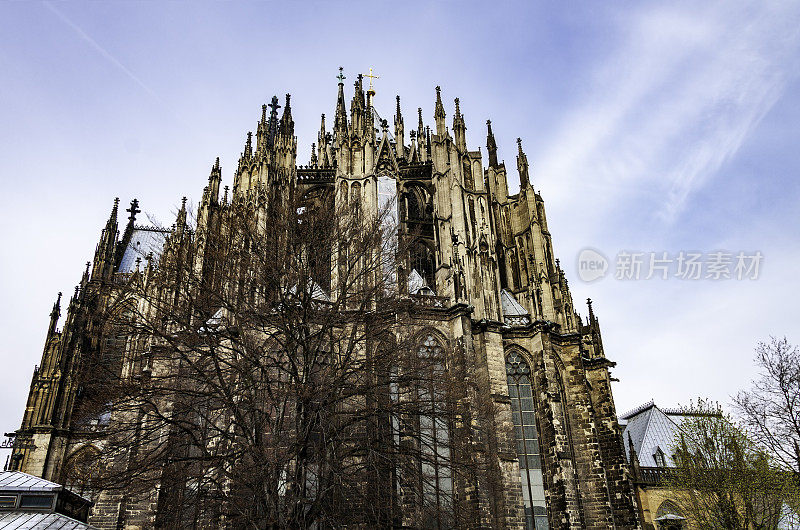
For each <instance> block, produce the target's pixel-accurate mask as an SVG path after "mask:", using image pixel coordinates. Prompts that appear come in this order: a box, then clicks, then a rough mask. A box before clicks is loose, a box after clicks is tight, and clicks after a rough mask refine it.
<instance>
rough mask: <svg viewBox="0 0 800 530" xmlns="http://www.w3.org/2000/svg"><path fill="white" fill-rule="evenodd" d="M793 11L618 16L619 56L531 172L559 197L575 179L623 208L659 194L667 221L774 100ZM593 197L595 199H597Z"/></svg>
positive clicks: (785, 70) (787, 67)
mask: <svg viewBox="0 0 800 530" xmlns="http://www.w3.org/2000/svg"><path fill="white" fill-rule="evenodd" d="M798 14H800V11H799V10H798V9H797V6H796V5H789V6H787V7H778V8H774V7H771V6H763V7H758V8H757V7H754V6H748V5H738V6H737V5H734V4H732V3H730V2H724V3H717V4H713V5H712V4H710V5H709V6H707V7H706V8H705V9H701V10H698V9H697V5H696V4H695V5H692V6H691V7H690V8H689V7H686V8H681V7H668V8H662V7H659V8H647V9H644V10H642V11H640V12H637V13H634V14H632V15H630V16H626V17H625V18H623V19H620V24H621V25H622V26H623V29H624V31H622V32H621V35H623V36H622V38H621V41H620V42H619V44H618V46H617V48H616V51H615V52H613V55H612V56H611V57H608V58H607V59H606V60H604V61H603V63H602V65H601V66H600V67H599V68H598V69H597V70H596V71H595V72H594V74H593V76H592V77H591V78H590V80H589V81H588V82H590V83H592V85H593V87H592V90H590V91H589V93H590V94H591V95H589V96H588V97H587V98H586V99H585V100H584V101H579V102H576V104H575V107H574V109H573V110H572V111H570V112H568V113H567V118H566V119H565V120H564V122H563V125H562V126H561V127H560V128H559V129H557V131H556V134H555V135H554V136H553V138H552V140H551V143H550V147H549V148H548V149H546V150H545V151H544V156H542V157H541V159H540V160H539V163H538V164H537V166H538V170H537V174H538V175H540V176H542V177H543V178H544V179H547V180H548V181H549V182H555V183H556V184H555V189H553V190H552V192H555V193H552V192H551V191H550V189H548V194H549V195H550V199H551V200H552V199H557V200H562V199H563V198H565V197H567V194H568V193H569V190H570V189H574V186H575V185H576V184H577V183H580V184H581V185H582V186H585V185H586V184H587V181H588V185H589V186H590V187H593V188H595V189H596V190H598V191H602V193H599V194H596V195H594V196H593V203H594V204H595V206H600V207H601V208H602V207H605V208H608V207H611V206H612V205H613V206H615V207H618V206H619V201H620V200H621V199H623V198H624V196H625V194H626V193H630V192H633V193H637V192H641V190H643V189H648V190H652V189H653V187H654V186H655V189H657V190H658V191H659V193H658V195H657V197H658V201H657V204H654V205H653V206H654V207H655V208H656V211H657V213H658V214H659V215H660V217H661V219H662V220H663V221H667V222H669V221H671V220H672V219H674V218H675V216H676V215H677V214H678V213H679V212H680V211H681V210H682V208H683V207H684V205H685V203H686V200H687V199H688V198H689V197H690V196H691V194H692V192H693V191H695V190H697V189H698V188H699V187H700V186H702V185H703V184H704V183H706V182H707V181H708V180H709V179H711V178H714V176H715V175H716V174H717V172H718V171H719V169H720V168H721V167H722V166H723V164H724V163H725V162H726V161H727V160H729V159H730V158H731V157H732V156H733V155H734V154H735V153H736V152H737V150H738V149H739V147H740V146H741V145H742V142H743V141H744V139H745V138H746V137H747V135H748V133H749V132H750V131H752V130H753V128H754V127H755V126H756V125H757V124H758V123H759V121H760V120H761V118H762V117H763V116H764V115H765V114H766V112H767V111H769V109H770V108H771V107H772V106H773V104H774V103H775V102H776V101H777V100H778V99H779V97H780V96H781V94H782V92H783V90H784V88H785V86H786V83H787V80H788V78H789V77H790V76H791V75H792V73H793V72H792V71H793V66H794V61H793V60H792V57H793V54H794V53H795V52H796V50H797V48H798V30H797V27H798V18H799V17H798ZM599 198H600V200H599V201H598V199H599Z"/></svg>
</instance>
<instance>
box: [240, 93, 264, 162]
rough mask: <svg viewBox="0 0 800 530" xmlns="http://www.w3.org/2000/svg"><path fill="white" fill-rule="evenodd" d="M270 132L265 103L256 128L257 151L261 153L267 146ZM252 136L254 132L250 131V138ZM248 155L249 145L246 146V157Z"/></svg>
mask: <svg viewBox="0 0 800 530" xmlns="http://www.w3.org/2000/svg"><path fill="white" fill-rule="evenodd" d="M268 133H269V122H268V121H267V105H266V104H264V105H261V119H260V120H259V121H258V127H257V128H256V153H258V154H261V153H262V152H263V151H264V150H265V149H266V148H267V135H268ZM251 137H252V133H248V140H250V139H251ZM250 141H252V140H250ZM251 150H252V144H251ZM251 154H252V151H251ZM246 156H247V147H245V157H246Z"/></svg>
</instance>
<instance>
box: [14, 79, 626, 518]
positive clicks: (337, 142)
mask: <svg viewBox="0 0 800 530" xmlns="http://www.w3.org/2000/svg"><path fill="white" fill-rule="evenodd" d="M343 79H344V77H343V75H342V74H341V73H340V79H339V85H338V94H337V101H336V110H335V114H334V119H333V124H332V125H333V127H332V129H331V130H328V127H327V126H326V120H325V115H324V114H323V115H322V121H321V125H320V130H319V134H318V139H317V142H316V144H314V145H313V146H312V150H311V158H310V162H309V163H308V164H303V165H298V164H297V140H296V137H295V136H294V122H293V120H292V116H291V103H290V98H289V96H288V95H287V96H286V100H285V103H284V104H283V106H282V108H283V112H282V116H280V117H279V116H278V109H279V108H280V107H281V106H280V105H278V100H277V98H273V100H272V103H271V105H264V106H263V108H262V116H261V119H260V121H259V123H258V129H257V132H256V135H255V141H253V140H254V139H253V138H252V135H251V134H249V133H248V135H247V140H246V143H245V147H244V151H243V153H242V155H241V158H240V160H239V163H238V167H237V169H236V171H235V174H234V177H233V182H232V188H231V189H230V192H229V190H228V187H227V186H225V187H224V188H223V189H221V182H222V171H221V169H220V165H219V159H217V162H216V163H215V164H214V166H213V168H212V171H211V175H210V177H209V180H208V185H207V186H206V188H205V189H204V191H203V196H202V200H201V201H200V204H199V207H198V209H197V226H196V227H190V226H189V224H188V223H187V220H186V219H187V213H186V205H185V201H184V206H183V208H182V209H181V211H180V212H179V214H178V219H177V221H176V223H175V225H173V227H172V228H171V229H163V228H159V227H154V226H141V225H138V224H137V223H136V215H137V213H139V209H138V202H137V201H135V200H134V201H133V202H132V203H131V206H130V208H129V209H128V212H129V216H128V219H127V223H125V224H124V225H123V224H120V222H119V219H118V214H119V212H118V204H117V202H115V204H114V207H113V210H112V213H111V215H110V217H109V220H108V222H107V224H106V226H105V228H103V230H102V232H101V238H100V241H99V243H98V245H97V250H96V253H95V256H94V260H93V262H92V263H87V268H86V271H85V272H84V273H83V277H82V279H81V281H80V284H79V285H78V287H77V288H76V290H75V293H74V295H73V296H72V297H71V298H70V300H69V302H68V307H67V310H66V319H65V321H64V323H63V326H62V328H61V329H60V330H59V329H58V321H59V317H60V315H61V296H60V295H59V299H58V301H57V302H56V304H55V305H54V307H53V312H52V313H51V316H50V325H49V328H48V332H47V339H46V343H45V347H44V353H43V356H42V361H41V364H40V365H39V366H37V367H36V369H35V370H34V374H33V379H32V381H31V386H30V394H29V398H28V402H27V407H26V409H25V413H24V418H23V422H22V426H21V427H20V429H19V430H18V431H17V432H16V439H15V449H14V453H13V455H12V458H11V466H12V468H13V469H15V470H20V471H24V472H27V473H30V474H33V475H37V476H40V477H42V478H45V479H47V480H51V481H55V482H59V481H65V480H67V478H66V477H67V470H68V469H69V468H70V466H75V465H76V463H83V464H85V463H86V462H89V463H91V461H92V458H93V455H95V454H96V452H95V450H94V448H93V447H92V446H91V444H88V443H87V442H86V440H85V439H84V437H82V435H81V434H80V432H78V431H79V429H77V428H76V426H75V420H74V410H75V408H76V407H77V406H79V404H80V402H81V399H83V397H82V396H83V395H84V383H83V381H82V379H81V378H82V377H83V376H82V375H81V374H83V373H84V372H83V371H82V370H81V367H82V366H85V365H86V363H87V359H88V358H89V357H90V356H93V357H98V356H101V355H102V351H103V349H104V348H108V347H110V346H109V345H111V346H113V345H114V344H116V345H117V346H118V345H119V344H120V343H125V341H127V340H130V337H126V336H124V335H120V334H109V333H107V331H106V330H104V328H103V326H102V322H100V321H99V318H98V317H97V315H99V314H100V313H101V310H102V308H103V307H106V306H108V305H109V304H111V303H113V301H114V298H115V293H117V292H118V291H119V290H120V289H121V288H122V287H121V286H123V285H124V284H125V283H126V282H129V281H132V278H136V277H137V276H138V275H140V274H143V272H142V270H143V268H144V265H143V262H142V257H143V256H146V257H151V256H155V258H154V259H153V261H154V262H155V261H157V259H159V256H160V259H162V260H164V259H167V256H174V255H177V253H179V252H182V251H183V250H179V249H189V250H188V251H187V252H188V254H187V255H191V256H192V259H193V260H194V262H195V263H196V264H197V265H196V267H195V269H196V270H197V271H199V274H205V271H206V270H211V269H212V268H211V267H205V266H204V263H203V259H204V258H203V252H202V245H203V241H204V238H207V237H210V236H209V234H211V233H212V232H213V231H214V230H215V228H214V227H217V226H219V224H220V222H219V219H221V218H222V217H224V215H225V211H226V210H227V209H229V208H231V207H232V205H236V204H240V205H241V204H248V201H252V200H253V197H254V196H257V194H258V190H259V189H264V188H269V187H275V186H276V183H278V184H279V185H278V186H277V187H278V188H279V189H282V190H285V192H286V193H291V194H293V196H295V197H301V198H305V199H307V200H308V201H309V203H310V202H313V201H319V200H321V199H320V198H322V197H330V198H331V200H332V201H334V202H335V203H337V204H338V203H342V204H346V203H347V201H348V200H351V199H352V197H358V198H359V200H360V201H361V202H362V203H363V204H366V205H375V206H379V205H383V204H391V203H392V201H394V202H395V203H396V205H397V208H396V210H397V211H396V218H397V221H398V226H399V228H398V229H399V230H400V231H401V232H402V231H411V230H413V231H414V232H415V233H416V234H419V238H418V240H417V242H416V244H415V247H414V248H413V249H411V251H410V252H409V253H408V255H407V256H404V258H403V266H402V267H401V268H400V269H399V271H398V274H399V275H400V276H401V277H402V278H401V282H400V285H402V295H401V296H402V297H404V298H405V299H407V300H408V304H406V305H405V306H404V307H405V309H404V310H403V311H404V315H403V319H404V321H406V322H408V326H410V327H414V328H415V329H417V330H419V331H420V332H421V333H422V337H423V338H422V341H423V343H424V345H425V347H426V348H433V349H438V350H441V351H445V352H447V351H454V350H456V349H458V350H459V351H463V352H467V353H468V355H465V357H464V358H465V359H466V361H465V362H466V363H468V366H467V371H468V372H469V373H470V374H472V377H474V378H475V379H476V380H478V381H480V383H481V384H480V385H477V386H476V388H479V389H481V392H482V393H483V394H484V395H482V396H480V397H481V399H482V400H484V401H486V402H489V403H491V405H492V406H491V414H490V416H491V417H490V418H489V424H490V425H491V428H489V429H488V435H487V436H482V437H480V439H476V440H474V441H472V442H471V443H470V444H469V447H470V449H469V450H471V451H475V452H476V453H479V454H480V458H481V459H482V460H483V461H484V462H486V466H485V467H484V468H482V469H486V470H489V471H486V473H487V476H485V477H483V476H478V477H477V478H476V479H475V483H474V484H473V488H472V490H471V494H470V495H469V496H470V498H471V499H472V502H473V504H474V511H473V512H470V514H471V515H470V516H469V526H470V527H475V528H530V529H533V528H536V529H540V528H598V529H599V528H638V527H639V523H638V520H637V511H636V504H635V499H634V497H633V489H632V482H631V478H630V475H629V471H628V465H627V463H626V458H625V453H624V449H623V444H622V438H621V431H620V427H619V424H618V423H617V418H616V410H615V406H614V401H613V397H612V393H611V381H612V378H611V376H610V374H609V369H610V368H611V367H613V366H614V363H613V362H612V361H610V360H609V359H608V358H607V357H606V355H605V352H604V349H603V343H602V339H601V334H600V328H599V324H598V320H597V318H596V316H595V315H594V313H593V310H592V307H591V302H589V307H588V319H587V320H586V321H584V320H582V319H581V317H580V316H579V315H578V313H577V312H576V307H575V304H574V302H573V299H572V296H571V294H570V290H569V286H568V283H567V279H566V278H565V275H564V272H563V270H562V269H561V267H560V265H559V262H558V260H557V259H555V254H554V251H553V243H552V239H551V233H550V231H549V228H548V224H547V219H546V215H545V206H544V201H543V199H542V197H541V195H540V194H539V193H538V192H536V191H535V190H534V187H533V185H532V183H531V178H530V170H529V164H528V160H527V157H526V155H525V153H524V152H523V149H522V144H521V141H519V140H518V144H519V148H518V154H517V156H516V166H517V173H518V178H519V192H518V193H516V194H509V188H508V179H509V175H508V172H507V169H506V166H505V164H504V163H503V162H502V161H500V160H499V159H498V152H497V145H496V143H495V138H494V135H493V133H492V128H491V123H490V122H488V121H487V134H486V151H485V155H484V154H483V153H482V152H481V150H479V149H478V150H470V149H469V147H468V144H467V136H466V126H465V122H464V117H463V115H462V113H461V109H460V105H459V100H458V99H455V112H454V115H453V118H452V123H451V126H450V127H448V126H447V124H446V113H445V109H444V105H443V102H442V98H441V92H440V89H439V87H437V88H436V101H435V110H434V115H433V118H434V123H433V124H432V125H433V126H432V127H429V126H426V125H425V123H424V122H423V115H422V110H421V109H419V112H418V116H417V118H418V120H417V121H418V123H417V125H416V127H414V126H410V127H409V128H408V129H407V128H406V127H405V123H404V117H403V114H402V112H401V106H400V98H399V97H398V98H397V105H396V110H395V116H394V120H393V127H390V125H389V123H388V122H387V121H386V120H382V119H381V118H380V116H379V115H378V113H377V111H376V109H375V107H374V105H373V99H374V92H373V91H372V90H371V89H366V90H365V88H364V86H363V82H362V78H361V76H359V78H358V80H357V81H356V83H355V88H354V95H353V97H352V100H351V102H350V108H349V110H348V105H347V101H346V98H345V86H344V82H343ZM348 198H350V199H348ZM340 205H341V204H340ZM201 234H202V235H203V236H202V237H200V235H201ZM150 266H151V265H148V267H150ZM152 266H153V267H157V265H152ZM333 276H335V275H333ZM331 281H335V279H334V280H331V278H330V276H329V277H328V278H327V283H326V281H320V284H321V285H320V289H321V290H322V291H324V292H325V294H324V296H329V295H330V294H331V293H330V290H331V283H330V282H331ZM115 362H116V361H115ZM119 363H120V366H119V367H118V368H117V369H118V370H120V371H125V370H131V369H133V368H131V367H126V366H124V363H125V360H124V359H122V360H120V361H119ZM108 421H112V422H113V421H114V418H113V414H112V416H111V418H110V419H109V418H99V419H98V420H97V422H98V424H100V425H102V424H103V422H108ZM490 471H491V473H490ZM488 474H491V477H494V478H491V477H489V476H488ZM159 506H161V502H160V500H159V491H158V490H156V491H153V492H152V494H151V495H149V496H147V495H146V496H144V497H142V496H139V497H136V499H134V498H133V497H130V496H127V497H126V496H125V495H124V494H120V493H113V494H112V493H102V494H100V496H99V497H98V498H97V499H96V503H95V506H94V509H93V512H92V515H91V516H90V520H89V522H90V523H92V524H95V525H96V526H98V527H101V528H151V527H154V526H156V525H157V513H156V512H157V511H158V507H159ZM400 520H401V521H406V519H403V517H402V516H401V517H400ZM462 521H463V519H462ZM405 524H406V526H405V527H408V526H413V525H412V524H410V523H405ZM434 526H436V525H434ZM439 526H440V527H441V526H445V525H439Z"/></svg>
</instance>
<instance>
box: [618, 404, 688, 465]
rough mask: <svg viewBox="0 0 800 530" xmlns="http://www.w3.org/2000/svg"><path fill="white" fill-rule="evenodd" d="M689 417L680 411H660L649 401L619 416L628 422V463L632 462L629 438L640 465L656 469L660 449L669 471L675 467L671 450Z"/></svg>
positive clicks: (626, 436)
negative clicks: (681, 427)
mask: <svg viewBox="0 0 800 530" xmlns="http://www.w3.org/2000/svg"><path fill="white" fill-rule="evenodd" d="M690 414H691V413H690V411H684V410H681V409H661V408H659V407H657V406H656V404H655V403H653V402H652V401H650V402H648V403H645V404H644V405H641V406H639V407H637V408H635V409H634V410H632V411H630V412H628V413H626V414H623V415H622V416H620V420H622V421H627V424H626V425H625V431H624V432H623V434H622V436H623V441H624V443H625V454H626V456H627V457H628V460H630V445H629V442H628V437H630V440H631V441H632V442H633V448H634V450H635V451H636V455H637V456H638V457H639V464H640V465H642V466H645V467H657V466H658V464H657V462H656V459H655V455H656V453H657V452H658V450H659V449H661V452H662V453H663V454H664V462H665V464H666V465H667V467H673V466H674V465H675V464H674V462H673V461H672V453H673V449H672V448H673V446H674V445H675V438H676V436H677V434H678V432H679V430H680V424H681V423H682V422H683V419H684V417H686V416H688V415H690Z"/></svg>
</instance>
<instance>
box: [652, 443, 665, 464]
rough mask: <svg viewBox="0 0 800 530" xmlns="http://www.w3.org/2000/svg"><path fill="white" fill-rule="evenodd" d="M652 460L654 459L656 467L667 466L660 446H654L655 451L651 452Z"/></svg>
mask: <svg viewBox="0 0 800 530" xmlns="http://www.w3.org/2000/svg"><path fill="white" fill-rule="evenodd" d="M653 460H655V461H656V465H657V466H658V467H667V459H666V457H665V456H664V451H662V450H661V448H660V447H656V452H655V453H653Z"/></svg>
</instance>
